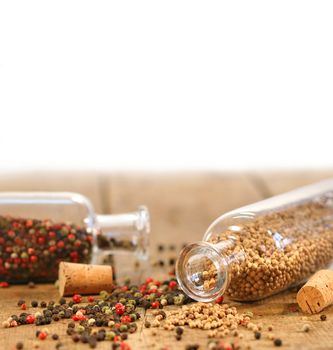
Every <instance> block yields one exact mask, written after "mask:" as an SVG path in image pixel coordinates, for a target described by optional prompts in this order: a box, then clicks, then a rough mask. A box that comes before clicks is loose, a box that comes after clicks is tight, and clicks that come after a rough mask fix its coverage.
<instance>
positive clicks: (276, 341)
mask: <svg viewBox="0 0 333 350" xmlns="http://www.w3.org/2000/svg"><path fill="white" fill-rule="evenodd" d="M274 345H275V346H282V340H281V339H280V338H276V339H274Z"/></svg>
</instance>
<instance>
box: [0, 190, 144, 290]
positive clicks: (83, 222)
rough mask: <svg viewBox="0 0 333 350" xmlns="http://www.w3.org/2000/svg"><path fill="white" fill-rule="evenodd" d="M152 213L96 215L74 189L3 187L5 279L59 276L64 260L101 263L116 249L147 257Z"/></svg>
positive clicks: (0, 219)
mask: <svg viewBox="0 0 333 350" xmlns="http://www.w3.org/2000/svg"><path fill="white" fill-rule="evenodd" d="M148 238H149V213H148V210H147V208H146V207H144V206H141V207H139V209H138V210H137V211H136V212H132V213H126V214H116V215H97V214H95V212H94V208H93V206H92V204H91V202H90V201H89V199H88V198H86V197H84V196H82V195H81V194H78V193H69V192H2V193H0V281H1V280H6V281H9V282H12V283H24V282H27V281H36V282H46V281H54V280H55V279H56V278H57V275H58V265H59V262H60V261H70V262H79V263H90V262H92V263H102V262H103V261H104V260H105V259H104V258H105V257H107V256H110V255H112V254H114V253H116V252H131V253H133V254H135V256H136V257H137V258H138V259H140V260H145V259H147V257H148V243H149V241H148Z"/></svg>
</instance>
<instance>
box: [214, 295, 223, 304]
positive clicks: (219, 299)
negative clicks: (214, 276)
mask: <svg viewBox="0 0 333 350" xmlns="http://www.w3.org/2000/svg"><path fill="white" fill-rule="evenodd" d="M223 299H224V298H223V296H222V295H221V296H220V297H218V298H217V299H215V303H216V304H222V303H223Z"/></svg>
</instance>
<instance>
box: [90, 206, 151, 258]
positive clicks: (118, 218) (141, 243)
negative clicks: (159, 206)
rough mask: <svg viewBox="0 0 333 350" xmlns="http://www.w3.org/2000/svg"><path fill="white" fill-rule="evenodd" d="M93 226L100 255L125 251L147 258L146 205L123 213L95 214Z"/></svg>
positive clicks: (147, 214) (148, 220) (148, 223)
mask: <svg viewBox="0 0 333 350" xmlns="http://www.w3.org/2000/svg"><path fill="white" fill-rule="evenodd" d="M95 227H96V238H97V253H98V254H99V255H100V256H103V255H108V254H112V253H114V252H115V251H121V252H126V251H127V252H133V253H135V254H136V255H137V256H138V257H139V258H143V259H144V258H147V256H148V245H149V231H150V219H149V212H148V209H147V208H146V207H144V206H141V207H139V208H138V210H137V211H135V212H130V213H125V214H110V215H96V217H95Z"/></svg>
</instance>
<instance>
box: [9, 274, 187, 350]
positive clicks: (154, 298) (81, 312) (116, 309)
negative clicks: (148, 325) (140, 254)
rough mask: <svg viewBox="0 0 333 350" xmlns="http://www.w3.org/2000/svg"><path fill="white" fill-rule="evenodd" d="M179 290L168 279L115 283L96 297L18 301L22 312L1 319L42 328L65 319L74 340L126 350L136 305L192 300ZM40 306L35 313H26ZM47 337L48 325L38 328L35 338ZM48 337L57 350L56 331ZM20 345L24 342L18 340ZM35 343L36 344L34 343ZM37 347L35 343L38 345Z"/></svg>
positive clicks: (146, 306)
mask: <svg viewBox="0 0 333 350" xmlns="http://www.w3.org/2000/svg"><path fill="white" fill-rule="evenodd" d="M191 301H192V300H191V299H190V298H189V297H187V296H186V295H185V294H184V293H183V292H182V291H181V290H179V289H178V285H177V282H176V281H175V280H174V279H170V280H167V281H164V282H160V281H156V280H153V279H152V278H147V279H146V281H145V283H143V284H141V285H140V286H131V285H130V284H129V283H127V284H126V285H123V286H114V289H113V290H112V292H111V293H108V292H105V291H102V292H101V293H100V295H99V296H98V298H95V297H92V296H89V297H82V296H81V295H74V296H73V297H72V298H71V300H70V301H68V300H66V299H65V298H61V299H60V300H59V302H58V303H55V302H54V301H49V302H45V301H41V302H38V301H36V300H33V301H31V303H30V305H29V306H28V305H27V303H26V302H25V301H24V300H19V301H18V307H19V308H20V309H21V310H22V311H23V312H21V313H20V314H18V315H12V316H10V317H9V318H8V319H7V320H5V321H4V322H3V326H4V327H17V326H21V325H29V324H30V325H31V324H35V325H36V326H38V327H45V326H47V325H48V324H50V323H52V322H57V321H59V320H61V319H68V320H69V323H68V325H67V334H68V336H70V337H71V338H72V341H73V342H82V343H87V344H89V346H90V347H91V348H95V347H96V346H97V343H98V342H99V341H104V340H109V341H112V348H113V349H121V350H127V349H130V347H129V345H128V344H127V343H126V342H125V340H126V339H127V338H128V335H129V334H130V333H134V332H136V331H137V321H138V320H139V319H140V317H141V315H140V313H139V312H137V308H138V307H141V308H143V309H145V310H147V309H156V310H157V309H158V310H160V309H162V308H163V307H164V306H166V305H183V304H187V303H189V302H191ZM28 308H29V311H30V310H31V308H32V309H34V308H41V309H39V310H38V311H36V312H31V311H30V312H27V309H28ZM48 336H49V331H48V330H47V328H44V329H43V328H42V329H41V330H37V332H36V338H37V339H38V340H39V341H40V340H45V339H46V338H48ZM50 337H52V339H54V340H56V341H57V343H56V344H55V347H56V348H57V349H59V348H61V347H62V346H63V343H62V342H61V340H60V339H59V336H58V335H57V334H53V335H51V336H50ZM18 344H19V348H22V347H21V346H22V345H23V344H22V343H21V342H20V343H18ZM37 345H38V344H37ZM37 347H38V346H37Z"/></svg>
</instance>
